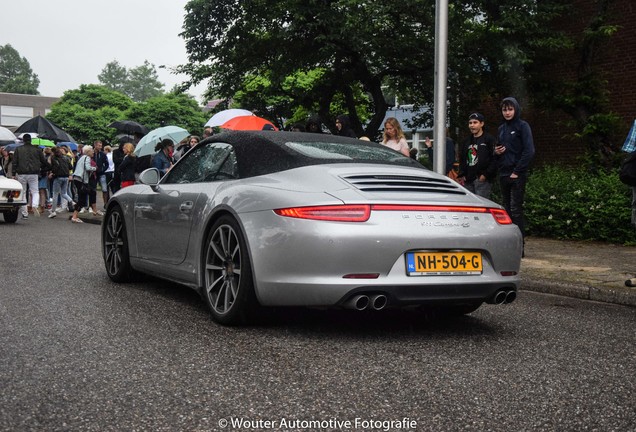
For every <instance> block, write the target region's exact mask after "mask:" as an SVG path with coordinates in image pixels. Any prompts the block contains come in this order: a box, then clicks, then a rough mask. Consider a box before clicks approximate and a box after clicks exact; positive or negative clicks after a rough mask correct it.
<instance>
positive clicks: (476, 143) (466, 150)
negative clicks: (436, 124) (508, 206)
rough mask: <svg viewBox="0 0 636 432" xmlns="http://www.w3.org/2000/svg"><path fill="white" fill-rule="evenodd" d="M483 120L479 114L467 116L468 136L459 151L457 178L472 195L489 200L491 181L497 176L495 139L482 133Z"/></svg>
mask: <svg viewBox="0 0 636 432" xmlns="http://www.w3.org/2000/svg"><path fill="white" fill-rule="evenodd" d="M484 122H485V118H484V116H483V115H482V114H480V113H477V112H476V113H472V114H471V115H470V116H468V129H470V134H471V135H470V136H469V137H468V138H466V140H465V141H464V142H463V143H462V146H461V148H460V150H459V178H460V179H462V180H463V181H464V187H465V188H466V189H468V190H469V191H471V192H472V193H474V194H477V195H479V196H482V197H484V198H488V199H490V191H491V190H492V181H493V180H494V178H495V176H496V174H497V161H496V159H495V153H494V151H495V137H493V136H492V135H490V134H489V133H487V132H485V131H484Z"/></svg>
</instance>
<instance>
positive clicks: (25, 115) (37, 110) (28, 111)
mask: <svg viewBox="0 0 636 432" xmlns="http://www.w3.org/2000/svg"><path fill="white" fill-rule="evenodd" d="M59 99H60V98H56V97H48V96H37V95H24V94H15V93H0V126H4V127H6V128H8V129H10V130H12V131H13V130H15V129H16V128H17V127H18V126H20V125H21V124H22V123H24V122H25V121H27V120H29V119H31V118H33V117H35V116H37V115H41V116H45V115H46V114H48V113H49V111H50V110H51V106H52V105H53V104H54V103H55V102H57V101H58V100H59Z"/></svg>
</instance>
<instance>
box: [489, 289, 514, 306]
mask: <svg viewBox="0 0 636 432" xmlns="http://www.w3.org/2000/svg"><path fill="white" fill-rule="evenodd" d="M516 298H517V292H516V291H512V290H510V291H505V290H499V291H497V292H496V293H495V294H494V295H493V296H492V297H490V298H489V299H488V300H486V303H489V304H497V305H500V304H508V303H512V302H513V301H515V299H516Z"/></svg>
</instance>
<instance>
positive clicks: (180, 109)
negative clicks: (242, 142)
mask: <svg viewBox="0 0 636 432" xmlns="http://www.w3.org/2000/svg"><path fill="white" fill-rule="evenodd" d="M47 118H49V119H51V120H52V121H53V122H55V123H56V124H57V125H59V126H60V127H61V128H63V129H64V130H66V131H67V132H68V133H70V134H71V135H72V136H73V137H74V138H75V139H76V140H79V141H83V142H87V143H90V142H93V141H95V140H97V139H100V140H108V141H112V140H114V139H115V137H116V135H117V134H118V133H120V132H118V131H117V130H115V129H114V128H110V127H108V125H109V124H111V123H112V122H114V121H115V120H133V121H136V122H138V123H141V124H143V125H144V126H146V127H147V128H149V129H154V128H157V127H159V126H165V125H175V126H181V127H183V128H185V129H187V130H189V131H191V132H193V133H198V134H200V133H201V131H202V129H203V125H204V124H205V122H206V120H207V117H206V115H205V114H204V113H203V112H202V111H201V109H200V108H199V106H198V105H197V102H196V101H195V100H194V99H192V98H191V97H190V96H188V95H186V94H177V93H168V94H166V95H161V96H156V97H154V98H150V99H148V100H147V101H145V102H138V103H136V102H134V101H133V100H131V99H130V98H129V97H128V96H126V95H123V94H121V93H119V92H116V91H114V90H110V89H108V88H106V87H105V86H101V85H96V84H85V85H82V86H80V88H79V89H76V90H68V91H66V92H65V93H64V95H63V96H62V97H61V98H60V100H59V101H58V102H56V103H55V104H54V105H53V106H52V107H51V112H50V113H49V114H48V115H47Z"/></svg>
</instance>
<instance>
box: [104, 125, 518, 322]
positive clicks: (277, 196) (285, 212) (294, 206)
mask: <svg viewBox="0 0 636 432" xmlns="http://www.w3.org/2000/svg"><path fill="white" fill-rule="evenodd" d="M139 180H140V182H141V184H138V185H135V186H131V187H127V188H124V189H123V190H121V191H120V192H118V193H117V194H116V195H114V196H113V197H112V198H111V200H110V201H109V202H108V206H107V212H106V216H105V218H104V223H103V225H102V253H103V259H104V263H105V267H106V272H107V273H108V276H109V277H110V278H111V279H112V280H114V281H116V282H126V281H128V280H130V279H131V278H132V276H133V275H134V273H147V274H150V275H153V276H158V277H161V278H164V279H168V280H172V281H174V282H178V283H179V284H183V285H187V286H189V287H191V288H193V289H195V290H197V291H198V292H199V293H200V294H201V296H202V297H203V299H204V301H205V302H206V304H207V306H208V307H209V309H210V311H211V313H212V316H213V318H214V320H216V321H217V322H219V323H223V324H237V323H243V322H246V321H249V320H250V319H251V318H252V317H253V316H255V315H256V314H258V310H259V308H261V307H263V306H308V307H333V308H350V309H358V310H362V309H368V310H376V311H379V310H381V309H384V308H405V307H408V308H418V307H422V306H430V305H436V306H440V307H443V308H445V309H446V310H448V311H451V312H454V313H459V314H463V313H470V312H472V311H474V310H476V309H477V308H478V307H480V305H481V304H482V303H483V302H489V303H507V302H511V301H513V300H514V299H515V296H516V292H517V289H518V288H519V284H520V275H519V268H520V262H521V250H522V238H521V233H520V232H519V229H518V228H517V227H516V226H515V225H513V224H512V222H511V220H510V218H509V216H508V214H507V213H506V211H505V210H504V209H503V208H502V207H501V206H499V205H498V204H495V203H493V202H492V201H488V200H486V199H484V198H481V197H478V196H476V195H473V194H471V193H470V192H468V191H467V190H466V189H464V188H463V187H461V186H460V185H459V184H457V183H456V182H454V181H452V180H450V179H448V178H447V177H445V176H443V175H439V174H437V173H434V172H432V171H430V170H428V169H426V168H424V167H423V166H422V165H421V164H420V163H419V162H417V161H414V160H413V159H411V158H409V157H406V156H403V155H401V154H399V153H397V152H395V151H394V150H392V149H390V148H388V147H385V146H382V145H380V144H378V143H372V142H367V141H362V140H356V139H352V138H342V137H336V136H333V135H321V134H312V133H295V132H274V131H264V132H228V133H223V134H219V135H214V136H212V137H210V138H208V139H206V140H204V141H202V142H201V143H199V144H198V145H197V146H196V147H194V148H193V149H191V150H190V151H189V152H188V153H187V154H186V155H185V156H184V157H183V158H182V159H180V160H179V161H178V162H177V163H176V164H175V165H174V166H173V167H172V169H171V170H170V171H169V172H168V173H167V174H166V175H165V176H164V177H163V178H160V176H159V173H158V172H157V170H156V169H152V168H151V169H148V170H145V171H144V172H143V173H141V175H140V178H139Z"/></svg>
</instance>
